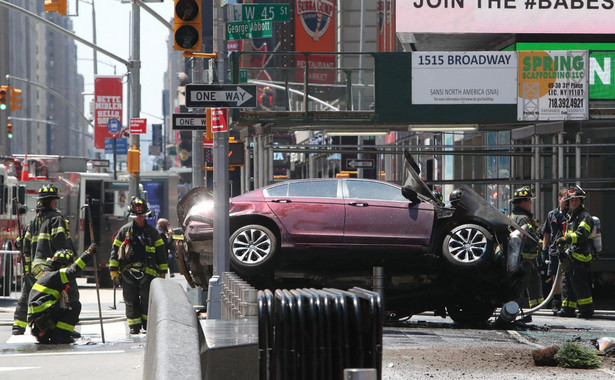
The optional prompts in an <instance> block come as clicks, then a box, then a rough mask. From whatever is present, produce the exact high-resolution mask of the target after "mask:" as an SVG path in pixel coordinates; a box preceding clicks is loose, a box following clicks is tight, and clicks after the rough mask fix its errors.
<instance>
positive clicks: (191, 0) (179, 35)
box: [173, 0, 201, 51]
mask: <svg viewBox="0 0 615 380" xmlns="http://www.w3.org/2000/svg"><path fill="white" fill-rule="evenodd" d="M174 9H175V15H174V16H173V49H175V50H181V51H199V50H201V0H175V8H174Z"/></svg>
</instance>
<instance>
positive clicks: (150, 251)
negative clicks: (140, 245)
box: [145, 245, 156, 253]
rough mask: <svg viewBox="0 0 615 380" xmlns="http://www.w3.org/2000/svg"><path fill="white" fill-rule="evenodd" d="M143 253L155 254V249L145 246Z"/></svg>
mask: <svg viewBox="0 0 615 380" xmlns="http://www.w3.org/2000/svg"><path fill="white" fill-rule="evenodd" d="M145 252H149V253H156V247H152V246H151V245H146V246H145Z"/></svg>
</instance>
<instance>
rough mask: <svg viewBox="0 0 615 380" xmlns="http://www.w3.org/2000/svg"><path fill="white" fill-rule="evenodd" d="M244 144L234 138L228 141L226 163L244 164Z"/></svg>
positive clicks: (230, 164) (231, 164)
mask: <svg viewBox="0 0 615 380" xmlns="http://www.w3.org/2000/svg"><path fill="white" fill-rule="evenodd" d="M245 161H246V160H245V146H244V144H243V141H235V140H234V139H231V140H229V142H228V164H229V166H244V165H245V163H246V162H245Z"/></svg>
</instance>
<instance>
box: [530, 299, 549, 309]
mask: <svg viewBox="0 0 615 380" xmlns="http://www.w3.org/2000/svg"><path fill="white" fill-rule="evenodd" d="M544 300H545V299H544V298H539V299H537V300H529V303H530V307H534V306H537V305H538V304H540V303H542V302H543V301H544Z"/></svg>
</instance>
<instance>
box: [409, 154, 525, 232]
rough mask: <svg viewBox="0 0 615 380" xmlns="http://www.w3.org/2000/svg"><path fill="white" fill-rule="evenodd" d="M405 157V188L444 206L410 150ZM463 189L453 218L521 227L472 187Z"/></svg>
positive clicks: (512, 227)
mask: <svg viewBox="0 0 615 380" xmlns="http://www.w3.org/2000/svg"><path fill="white" fill-rule="evenodd" d="M404 158H405V159H406V165H405V172H406V180H405V181H404V188H406V189H411V190H412V191H414V192H415V193H416V194H419V195H420V197H417V198H420V200H427V201H429V202H430V203H432V204H434V205H436V206H437V207H442V202H439V201H438V200H436V198H435V197H434V196H433V194H432V192H431V190H430V189H429V187H428V186H427V184H425V182H423V180H422V179H421V177H420V176H419V173H420V168H419V166H418V165H417V163H416V161H415V160H414V158H413V157H412V155H411V154H410V152H408V151H405V152H404ZM461 191H462V192H461V198H460V199H459V203H458V205H457V207H456V209H455V212H454V213H453V219H455V220H458V221H464V220H476V219H480V220H482V221H483V222H485V223H486V224H488V225H490V226H491V227H492V228H494V229H495V230H499V231H502V230H504V229H518V230H520V229H521V227H520V226H519V225H518V224H517V223H515V222H514V221H513V220H512V219H510V218H509V217H507V216H506V215H504V214H503V213H502V212H501V211H500V210H498V209H496V208H495V207H493V206H492V205H491V204H489V202H487V200H486V199H484V198H483V197H481V196H480V195H478V194H477V193H476V192H475V191H474V190H472V189H471V188H470V187H468V186H465V185H464V186H462V187H461ZM526 237H528V238H530V239H532V237H531V236H529V235H528V234H526ZM532 240H533V239H532Z"/></svg>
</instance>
